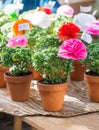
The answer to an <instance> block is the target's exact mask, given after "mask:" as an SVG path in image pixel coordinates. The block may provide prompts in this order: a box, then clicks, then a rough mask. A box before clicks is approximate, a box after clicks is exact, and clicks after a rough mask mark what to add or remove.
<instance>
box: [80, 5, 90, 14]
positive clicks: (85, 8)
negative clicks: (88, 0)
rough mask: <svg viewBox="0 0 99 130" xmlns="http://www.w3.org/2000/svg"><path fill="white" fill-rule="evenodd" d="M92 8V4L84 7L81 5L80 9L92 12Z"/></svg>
mask: <svg viewBox="0 0 99 130" xmlns="http://www.w3.org/2000/svg"><path fill="white" fill-rule="evenodd" d="M91 9H92V6H88V7H83V6H80V11H81V12H85V13H86V12H90V11H91Z"/></svg>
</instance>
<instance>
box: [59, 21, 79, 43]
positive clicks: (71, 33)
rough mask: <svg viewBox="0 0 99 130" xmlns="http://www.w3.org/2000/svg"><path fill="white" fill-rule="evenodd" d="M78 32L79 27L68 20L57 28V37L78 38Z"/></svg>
mask: <svg viewBox="0 0 99 130" xmlns="http://www.w3.org/2000/svg"><path fill="white" fill-rule="evenodd" d="M79 32H80V28H79V27H78V26H77V25H76V24H74V23H72V22H68V23H65V24H63V25H62V26H61V27H60V28H59V30H58V37H59V39H61V40H62V41H65V40H68V39H70V38H78V36H79V34H78V33H79Z"/></svg>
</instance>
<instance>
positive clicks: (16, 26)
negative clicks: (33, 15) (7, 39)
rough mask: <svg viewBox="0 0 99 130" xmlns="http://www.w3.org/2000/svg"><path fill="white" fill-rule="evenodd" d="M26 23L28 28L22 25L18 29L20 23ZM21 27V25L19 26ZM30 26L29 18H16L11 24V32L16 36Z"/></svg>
mask: <svg viewBox="0 0 99 130" xmlns="http://www.w3.org/2000/svg"><path fill="white" fill-rule="evenodd" d="M22 24H23V26H24V25H28V29H27V27H23V29H20V28H19V27H20V25H22ZM21 28H22V27H21ZM30 28H32V24H31V22H30V21H29V20H27V19H20V20H17V21H16V22H15V23H14V25H13V33H14V36H17V35H22V34H24V33H25V32H26V31H28V30H29V29H30Z"/></svg>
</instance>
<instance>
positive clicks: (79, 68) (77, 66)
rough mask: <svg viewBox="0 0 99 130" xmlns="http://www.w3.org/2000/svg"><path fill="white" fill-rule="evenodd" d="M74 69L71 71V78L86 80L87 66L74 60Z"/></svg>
mask: <svg viewBox="0 0 99 130" xmlns="http://www.w3.org/2000/svg"><path fill="white" fill-rule="evenodd" d="M72 65H73V67H74V71H73V72H70V80H73V81H82V80H84V73H85V72H86V67H85V66H83V65H82V64H81V63H80V62H79V61H74V62H73V64H72Z"/></svg>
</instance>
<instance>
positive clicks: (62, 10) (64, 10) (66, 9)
mask: <svg viewBox="0 0 99 130" xmlns="http://www.w3.org/2000/svg"><path fill="white" fill-rule="evenodd" d="M57 14H60V15H64V16H66V17H72V16H73V14H74V9H73V8H72V7H70V6H69V5H62V6H60V7H59V8H58V9H57Z"/></svg>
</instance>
